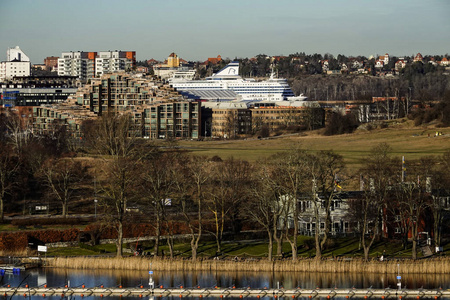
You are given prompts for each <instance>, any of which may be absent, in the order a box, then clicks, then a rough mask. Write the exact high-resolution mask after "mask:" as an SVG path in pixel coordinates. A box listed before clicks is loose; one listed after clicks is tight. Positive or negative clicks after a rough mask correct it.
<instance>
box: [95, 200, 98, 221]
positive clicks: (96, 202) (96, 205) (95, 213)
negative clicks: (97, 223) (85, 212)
mask: <svg viewBox="0 0 450 300" xmlns="http://www.w3.org/2000/svg"><path fill="white" fill-rule="evenodd" d="M97 202H98V200H97V199H94V212H95V218H97Z"/></svg>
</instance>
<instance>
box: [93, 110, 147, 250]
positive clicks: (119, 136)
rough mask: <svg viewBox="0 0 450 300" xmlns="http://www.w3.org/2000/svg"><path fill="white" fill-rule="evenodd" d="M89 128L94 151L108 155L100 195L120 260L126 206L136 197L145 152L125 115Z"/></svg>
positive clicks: (107, 116)
mask: <svg viewBox="0 0 450 300" xmlns="http://www.w3.org/2000/svg"><path fill="white" fill-rule="evenodd" d="M92 128H94V129H96V131H92V130H91V131H88V132H87V133H86V134H87V135H88V138H89V139H93V138H94V137H95V136H97V138H95V139H94V140H95V141H96V142H95V149H96V150H97V151H98V152H99V153H103V154H108V155H109V157H108V159H106V160H105V164H104V165H105V167H104V168H102V172H103V178H104V179H103V182H102V183H101V194H102V197H103V200H104V204H105V205H106V206H107V207H108V208H109V210H108V212H109V214H108V217H109V218H110V219H111V221H112V223H113V224H114V226H115V228H116V230H117V241H116V245H117V256H118V257H121V256H122V245H123V227H124V222H125V220H126V217H127V215H126V211H127V204H128V201H130V200H131V199H134V198H135V197H136V190H137V188H138V186H139V182H138V180H137V179H139V178H140V177H139V167H140V166H141V160H142V158H143V157H144V156H145V155H146V154H147V153H146V152H145V151H142V149H141V148H139V147H138V146H137V139H136V138H137V137H138V136H139V133H138V132H137V131H136V129H135V128H134V126H133V124H132V122H131V118H130V116H129V115H128V114H124V115H112V114H106V115H104V116H102V117H101V118H100V120H98V122H97V123H95V124H94V126H92ZM89 135H90V136H89Z"/></svg>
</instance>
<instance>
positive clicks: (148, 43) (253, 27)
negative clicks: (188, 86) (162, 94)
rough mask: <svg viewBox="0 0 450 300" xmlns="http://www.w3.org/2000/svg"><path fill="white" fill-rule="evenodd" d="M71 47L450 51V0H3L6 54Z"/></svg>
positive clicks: (1, 42)
mask: <svg viewBox="0 0 450 300" xmlns="http://www.w3.org/2000/svg"><path fill="white" fill-rule="evenodd" d="M15 46H19V47H20V48H21V49H22V50H23V51H24V52H25V54H26V55H28V57H30V59H31V62H32V63H34V64H40V63H43V60H44V58H45V57H47V56H61V52H65V51H96V52H99V51H108V50H122V51H136V56H137V60H147V59H151V58H154V59H157V60H164V59H166V58H167V56H169V54H170V53H172V52H175V53H177V55H178V56H179V57H181V58H183V59H185V60H191V61H205V60H206V59H207V58H208V57H216V56H217V55H219V54H220V55H221V56H222V57H223V58H230V59H234V58H245V57H253V56H256V55H258V54H266V55H289V54H293V53H296V52H305V53H306V54H313V53H320V54H325V53H331V54H333V55H335V56H337V55H338V54H343V55H346V56H356V55H364V56H367V57H369V56H371V55H383V54H385V53H389V55H391V56H399V57H401V56H410V55H415V54H416V53H418V52H420V53H422V54H423V55H444V54H447V53H450V0H377V1H371V0H271V1H269V0H222V1H217V0H216V1H214V0H121V1H118V0H117V1H116V0H76V1H68V0H0V61H4V60H6V51H7V49H8V48H10V47H15Z"/></svg>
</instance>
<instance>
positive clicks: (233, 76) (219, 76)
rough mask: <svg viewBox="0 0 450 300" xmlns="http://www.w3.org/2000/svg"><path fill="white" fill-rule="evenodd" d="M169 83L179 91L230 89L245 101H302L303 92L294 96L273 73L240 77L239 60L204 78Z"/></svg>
mask: <svg viewBox="0 0 450 300" xmlns="http://www.w3.org/2000/svg"><path fill="white" fill-rule="evenodd" d="M170 83H171V85H172V86H173V87H174V88H176V89H177V90H178V91H180V92H187V93H189V92H190V91H191V92H193V93H195V92H198V91H204V92H207V91H210V92H213V91H225V90H231V91H233V92H234V93H236V94H237V95H238V96H239V100H241V101H246V102H260V101H286V100H287V101H303V100H306V99H307V97H305V96H304V95H303V94H301V95H299V96H295V95H294V93H293V92H292V90H291V88H290V86H289V85H288V83H287V80H286V79H284V78H275V76H274V73H273V72H272V74H271V75H270V78H269V79H268V80H263V81H257V80H255V79H252V78H251V79H249V78H242V77H241V76H240V75H239V62H231V63H229V64H228V65H227V66H226V67H224V68H223V69H222V70H220V71H219V72H217V73H216V74H214V75H212V76H210V77H207V78H206V79H205V80H183V79H177V78H173V79H172V80H170Z"/></svg>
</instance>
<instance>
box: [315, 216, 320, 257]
mask: <svg viewBox="0 0 450 300" xmlns="http://www.w3.org/2000/svg"><path fill="white" fill-rule="evenodd" d="M319 229H320V223H319V226H317V222H316V232H315V234H314V238H315V241H316V259H322V248H321V247H320V236H319Z"/></svg>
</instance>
